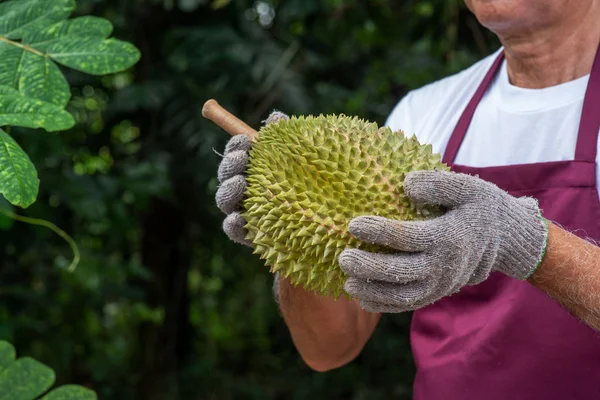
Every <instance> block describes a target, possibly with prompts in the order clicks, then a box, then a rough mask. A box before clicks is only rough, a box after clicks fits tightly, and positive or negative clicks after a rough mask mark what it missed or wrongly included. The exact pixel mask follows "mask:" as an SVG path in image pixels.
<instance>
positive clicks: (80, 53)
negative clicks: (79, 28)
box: [47, 37, 140, 75]
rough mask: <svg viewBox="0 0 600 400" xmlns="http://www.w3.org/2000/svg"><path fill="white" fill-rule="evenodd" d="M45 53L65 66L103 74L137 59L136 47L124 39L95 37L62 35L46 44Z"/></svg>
mask: <svg viewBox="0 0 600 400" xmlns="http://www.w3.org/2000/svg"><path fill="white" fill-rule="evenodd" d="M47 54H48V56H50V57H52V59H54V60H55V61H56V62H58V63H60V64H62V65H65V66H67V67H70V68H73V69H76V70H79V71H82V72H85V73H88V74H91V75H105V74H111V73H115V72H119V71H122V70H125V69H127V68H129V67H131V66H132V65H133V64H135V63H136V62H138V60H139V59H140V52H139V50H138V49H137V48H136V47H135V46H134V45H132V44H131V43H128V42H123V41H121V40H117V39H99V38H95V37H65V38H61V39H60V40H58V41H57V42H55V43H53V44H52V45H50V46H48V48H47Z"/></svg>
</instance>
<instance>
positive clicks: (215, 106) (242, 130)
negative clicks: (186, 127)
mask: <svg viewBox="0 0 600 400" xmlns="http://www.w3.org/2000/svg"><path fill="white" fill-rule="evenodd" d="M202 116H203V117H204V118H206V119H209V120H211V121H212V122H214V123H215V124H217V125H218V126H220V127H221V128H223V129H224V130H225V131H226V132H227V133H229V134H230V135H231V136H236V135H246V136H248V137H249V138H250V139H251V140H256V138H257V136H258V132H256V131H255V130H254V129H252V128H251V127H250V126H248V125H247V124H246V123H245V122H244V121H242V120H241V119H239V118H238V117H236V116H235V115H233V114H231V113H230V112H229V111H227V110H226V109H224V108H223V107H221V105H220V104H219V103H217V101H216V100H214V99H210V100H208V101H207V102H206V103H204V106H203V107H202Z"/></svg>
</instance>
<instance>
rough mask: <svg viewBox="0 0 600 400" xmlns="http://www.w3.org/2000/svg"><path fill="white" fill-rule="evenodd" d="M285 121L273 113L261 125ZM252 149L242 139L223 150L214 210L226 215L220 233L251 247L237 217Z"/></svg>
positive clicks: (230, 140)
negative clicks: (219, 210) (217, 208)
mask: <svg viewBox="0 0 600 400" xmlns="http://www.w3.org/2000/svg"><path fill="white" fill-rule="evenodd" d="M281 119H289V117H288V116H287V115H285V114H283V113H281V112H279V111H273V112H272V113H271V115H269V118H267V120H266V121H264V122H265V124H271V123H273V122H277V121H279V120H281ZM251 148H252V141H251V140H250V139H249V138H248V137H247V136H245V135H238V136H234V137H232V138H231V139H229V142H227V145H226V146H225V154H224V155H223V159H222V160H221V163H220V164H219V169H218V172H217V179H218V181H219V188H218V189H217V194H216V202H217V206H218V207H219V208H220V209H221V211H223V212H224V213H225V214H226V217H225V220H224V221H223V231H224V232H225V234H226V235H227V236H228V237H229V238H230V239H231V240H233V241H234V242H237V243H240V244H243V245H246V246H250V247H252V243H251V242H250V241H249V240H246V234H247V231H246V229H245V228H244V226H246V221H244V218H243V217H242V215H241V214H240V211H241V209H242V200H243V199H244V193H245V191H246V176H245V171H246V165H247V164H248V153H249V151H250V149H251Z"/></svg>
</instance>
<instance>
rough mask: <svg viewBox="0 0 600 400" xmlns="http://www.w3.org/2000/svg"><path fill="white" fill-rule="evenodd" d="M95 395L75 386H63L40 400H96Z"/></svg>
mask: <svg viewBox="0 0 600 400" xmlns="http://www.w3.org/2000/svg"><path fill="white" fill-rule="evenodd" d="M97 398H98V397H97V396H96V393H95V392H94V391H92V390H90V389H86V388H84V387H81V386H76V385H65V386H61V387H59V388H57V389H54V390H53V391H51V392H50V393H48V394H47V395H45V396H44V397H42V398H41V399H40V400H96V399H97Z"/></svg>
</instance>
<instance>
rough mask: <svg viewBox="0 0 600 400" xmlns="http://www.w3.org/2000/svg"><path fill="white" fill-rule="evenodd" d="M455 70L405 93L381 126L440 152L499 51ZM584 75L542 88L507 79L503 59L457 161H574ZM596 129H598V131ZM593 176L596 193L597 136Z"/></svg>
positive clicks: (470, 163) (472, 164) (484, 163)
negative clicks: (528, 86) (513, 83)
mask: <svg viewBox="0 0 600 400" xmlns="http://www.w3.org/2000/svg"><path fill="white" fill-rule="evenodd" d="M500 51H502V49H499V50H498V51H496V52H495V53H494V54H492V55H490V56H488V57H486V58H484V59H483V60H481V61H479V62H477V63H476V64H474V65H472V66H471V67H469V68H468V69H465V70H463V71H461V72H460V73H458V74H456V75H452V76H450V77H447V78H444V79H442V80H440V81H437V82H434V83H431V84H429V85H426V86H424V87H422V88H420V89H417V90H413V91H411V92H409V93H408V94H407V95H406V96H405V97H404V98H403V99H402V100H401V101H400V102H399V103H398V105H396V107H395V108H394V110H393V111H392V113H391V114H390V116H389V117H388V120H387V122H386V125H388V126H390V127H391V128H392V129H393V130H397V129H401V130H403V131H404V133H405V134H406V135H409V136H410V135H412V134H415V135H416V137H417V139H418V140H419V142H421V143H430V144H431V145H432V148H433V151H434V152H438V153H440V154H443V152H444V151H445V149H446V145H447V144H448V140H449V139H450V136H451V134H452V132H453V130H454V127H455V126H456V123H457V122H458V119H459V118H460V116H461V115H462V113H463V111H464V109H465V107H466V106H467V103H468V102H469V101H470V100H471V98H472V97H473V94H474V93H475V91H476V90H477V87H478V86H479V84H480V83H481V81H482V79H483V78H484V76H485V74H486V73H487V71H488V70H489V68H490V67H491V65H492V64H493V62H494V60H495V59H496V57H497V55H498V54H499V52H500ZM588 80H589V75H586V76H584V77H581V78H579V79H576V80H574V81H570V82H567V83H563V84H561V85H557V86H552V87H548V88H544V89H523V88H519V87H516V86H513V85H511V84H510V82H509V80H508V74H507V71H506V60H505V61H504V62H503V64H502V66H501V69H500V71H499V72H498V74H497V75H496V78H495V79H494V81H493V82H492V84H491V85H490V87H489V88H488V90H487V91H486V94H485V95H484V96H483V98H482V99H481V102H480V103H479V106H478V107H477V110H476V112H475V114H474V116H473V120H472V121H471V125H470V126H469V130H468V131H467V134H466V136H465V139H464V141H463V144H462V146H461V147H460V149H459V152H458V154H457V156H456V160H455V162H456V163H457V164H461V165H466V166H470V167H491V166H501V165H512V164H528V163H537V162H545V161H563V160H573V158H574V156H575V145H576V141H577V133H578V130H579V122H580V119H581V110H582V107H583V98H584V96H585V91H586V88H587V83H588ZM599 134H600V133H599ZM598 147H599V149H598V152H597V155H596V180H597V187H598V188H599V195H600V140H599V141H598Z"/></svg>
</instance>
